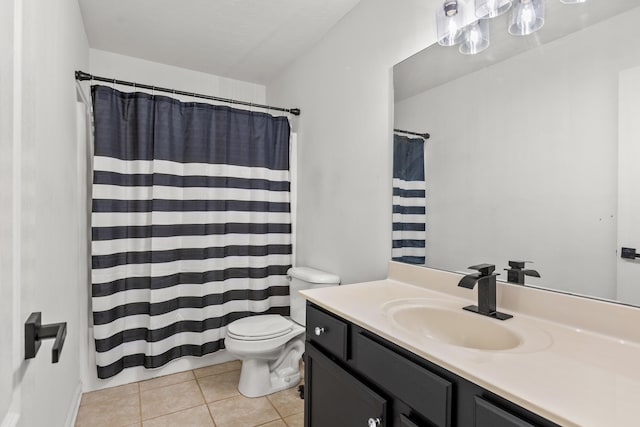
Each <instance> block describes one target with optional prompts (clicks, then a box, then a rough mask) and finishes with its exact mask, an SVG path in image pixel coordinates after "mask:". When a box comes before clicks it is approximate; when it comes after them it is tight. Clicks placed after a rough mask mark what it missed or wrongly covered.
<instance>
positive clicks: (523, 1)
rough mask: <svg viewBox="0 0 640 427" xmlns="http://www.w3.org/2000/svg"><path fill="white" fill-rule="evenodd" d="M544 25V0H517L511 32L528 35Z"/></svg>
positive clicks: (510, 26)
mask: <svg viewBox="0 0 640 427" xmlns="http://www.w3.org/2000/svg"><path fill="white" fill-rule="evenodd" d="M543 25H544V0H515V1H514V3H513V11H512V12H511V21H510V24H509V33H510V34H512V35H514V36H526V35H528V34H531V33H533V32H535V31H538V30H539V29H540V28H542V26H543Z"/></svg>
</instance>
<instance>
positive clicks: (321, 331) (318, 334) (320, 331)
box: [315, 326, 324, 337]
mask: <svg viewBox="0 0 640 427" xmlns="http://www.w3.org/2000/svg"><path fill="white" fill-rule="evenodd" d="M315 333H316V336H318V337H319V336H320V335H322V334H324V328H321V327H320V326H316V329H315Z"/></svg>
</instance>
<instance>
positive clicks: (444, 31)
mask: <svg viewBox="0 0 640 427" xmlns="http://www.w3.org/2000/svg"><path fill="white" fill-rule="evenodd" d="M436 26H437V29H438V44H440V45H442V46H454V45H457V44H459V43H460V42H462V40H463V38H464V31H463V30H464V28H463V16H462V13H460V7H459V4H458V0H445V2H444V3H443V5H442V7H439V8H438V9H437V10H436Z"/></svg>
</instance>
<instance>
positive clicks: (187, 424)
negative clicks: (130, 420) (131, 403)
mask: <svg viewBox="0 0 640 427" xmlns="http://www.w3.org/2000/svg"><path fill="white" fill-rule="evenodd" d="M176 426H180V427H214V424H213V421H212V420H211V415H210V414H209V409H208V408H207V405H202V406H197V407H195V408H191V409H186V410H184V411H180V412H174V413H173V414H169V415H164V416H162V417H159V418H153V419H151V420H144V421H143V422H142V427H176Z"/></svg>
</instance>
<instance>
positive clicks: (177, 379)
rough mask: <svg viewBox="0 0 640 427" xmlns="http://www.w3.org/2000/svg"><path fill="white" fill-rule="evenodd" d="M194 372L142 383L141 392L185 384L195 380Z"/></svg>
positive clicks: (180, 373) (179, 373)
mask: <svg viewBox="0 0 640 427" xmlns="http://www.w3.org/2000/svg"><path fill="white" fill-rule="evenodd" d="M194 379H195V377H194V376H193V372H191V371H186V372H178V373H177V374H172V375H165V376H163V377H158V378H154V379H152V380H147V381H141V382H140V391H146V390H153V389H154V388H160V387H166V386H168V385H173V384H179V383H184V382H187V381H191V380H194Z"/></svg>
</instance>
